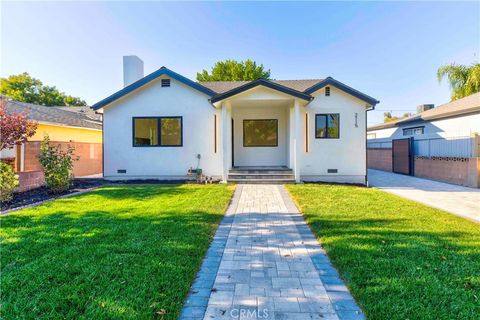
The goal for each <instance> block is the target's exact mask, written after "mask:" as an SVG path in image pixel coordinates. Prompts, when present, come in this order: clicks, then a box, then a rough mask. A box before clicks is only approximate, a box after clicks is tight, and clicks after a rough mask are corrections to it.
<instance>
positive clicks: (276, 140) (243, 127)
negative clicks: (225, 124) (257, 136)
mask: <svg viewBox="0 0 480 320" xmlns="http://www.w3.org/2000/svg"><path fill="white" fill-rule="evenodd" d="M245 121H275V124H276V126H275V128H276V134H275V138H276V139H275V145H270V146H262V145H248V146H247V145H245ZM242 131H243V137H242V138H243V141H242V142H243V147H244V148H276V147H278V119H243V122H242Z"/></svg>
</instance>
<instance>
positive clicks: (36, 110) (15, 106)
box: [6, 100, 102, 130]
mask: <svg viewBox="0 0 480 320" xmlns="http://www.w3.org/2000/svg"><path fill="white" fill-rule="evenodd" d="M67 108H70V107H67ZM87 108H88V107H87ZM6 111H7V112H8V113H14V112H15V113H20V112H26V113H27V118H28V119H30V120H34V121H37V122H40V123H41V122H44V123H49V124H57V125H60V126H68V127H78V128H86V129H96V130H102V122H101V121H98V120H94V119H91V118H89V117H88V116H87V115H85V114H82V113H78V112H75V111H67V110H64V109H63V108H62V109H60V108H58V107H46V106H40V105H37V104H32V103H25V102H18V101H13V100H7V105H6Z"/></svg>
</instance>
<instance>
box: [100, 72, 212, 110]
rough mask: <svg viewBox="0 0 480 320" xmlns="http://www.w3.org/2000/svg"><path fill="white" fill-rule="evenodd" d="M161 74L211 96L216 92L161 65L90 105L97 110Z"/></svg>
mask: <svg viewBox="0 0 480 320" xmlns="http://www.w3.org/2000/svg"><path fill="white" fill-rule="evenodd" d="M163 75H167V76H169V77H171V78H173V79H175V80H177V81H180V82H182V83H183V84H185V85H187V86H190V87H192V88H193V89H196V90H198V91H200V92H203V93H205V94H206V95H208V96H210V97H212V96H214V95H215V94H216V93H215V92H214V91H212V90H210V89H208V88H207V87H204V86H202V85H201V84H199V83H198V82H195V81H192V80H190V79H188V78H186V77H184V76H182V75H180V74H178V73H176V72H174V71H172V70H170V69H168V68H166V67H161V68H160V69H158V70H157V71H154V72H152V73H150V74H149V75H147V76H145V77H143V78H142V79H140V80H138V81H135V82H134V83H132V84H131V85H129V86H126V87H125V88H123V89H121V90H120V91H117V92H115V93H114V94H112V95H110V96H109V97H107V98H105V99H103V100H102V101H100V102H97V103H95V104H94V105H93V106H92V109H93V110H98V109H100V108H103V107H104V106H106V105H107V104H109V103H111V102H113V101H115V100H117V99H120V98H121V97H123V96H125V95H127V94H129V93H130V92H132V91H134V90H136V89H138V88H140V87H142V86H144V85H146V84H147V83H149V82H151V81H153V80H155V79H157V78H158V77H160V76H163Z"/></svg>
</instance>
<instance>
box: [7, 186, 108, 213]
mask: <svg viewBox="0 0 480 320" xmlns="http://www.w3.org/2000/svg"><path fill="white" fill-rule="evenodd" d="M104 183H105V182H104V180H103V179H74V180H73V183H72V187H71V188H70V189H69V190H67V191H65V192H63V193H60V194H52V193H50V192H48V190H47V188H46V187H40V188H36V189H32V190H28V191H24V192H16V193H14V194H13V200H12V201H10V202H8V203H3V202H2V204H1V209H2V211H5V210H10V209H15V208H18V207H24V206H28V205H31V204H35V203H37V202H42V201H45V200H50V199H55V198H58V197H61V196H64V195H67V194H70V193H74V192H79V191H84V190H88V189H90V188H94V187H99V186H101V185H102V184H104Z"/></svg>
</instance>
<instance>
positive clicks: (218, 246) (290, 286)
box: [180, 185, 364, 320]
mask: <svg viewBox="0 0 480 320" xmlns="http://www.w3.org/2000/svg"><path fill="white" fill-rule="evenodd" d="M180 318H181V319H202V318H203V319H295V320H303V319H363V318H364V316H363V314H362V313H361V311H360V309H359V307H358V306H357V304H356V303H355V301H354V300H353V298H352V297H351V295H350V293H349V292H348V289H347V287H346V286H345V285H344V284H343V282H342V280H341V279H340V278H339V276H338V274H337V272H336V270H335V269H334V268H333V267H332V265H331V264H330V261H329V259H328V257H327V256H326V255H325V252H324V250H323V249H322V248H321V247H320V245H319V244H318V242H317V240H316V239H315V237H314V235H313V234H312V232H311V231H310V229H309V228H308V226H307V225H306V223H305V222H304V220H303V217H302V216H301V215H300V214H299V213H298V211H297V209H296V207H295V205H294V204H293V202H292V201H291V199H290V198H289V197H288V195H287V193H286V191H285V189H284V187H283V186H277V185H239V186H238V187H237V190H236V192H235V195H234V199H233V201H232V204H231V205H230V208H229V211H228V212H227V214H226V217H225V218H224V220H223V221H222V223H221V225H220V227H219V230H218V232H217V234H216V236H215V239H214V241H213V243H212V247H211V248H210V250H209V252H208V253H207V257H206V258H205V261H204V263H203V266H202V269H201V271H200V272H199V274H198V276H197V279H196V281H195V283H194V284H193V286H192V290H191V293H190V295H189V297H188V298H187V302H186V304H185V307H184V309H183V312H182V315H181V317H180Z"/></svg>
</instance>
